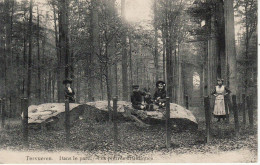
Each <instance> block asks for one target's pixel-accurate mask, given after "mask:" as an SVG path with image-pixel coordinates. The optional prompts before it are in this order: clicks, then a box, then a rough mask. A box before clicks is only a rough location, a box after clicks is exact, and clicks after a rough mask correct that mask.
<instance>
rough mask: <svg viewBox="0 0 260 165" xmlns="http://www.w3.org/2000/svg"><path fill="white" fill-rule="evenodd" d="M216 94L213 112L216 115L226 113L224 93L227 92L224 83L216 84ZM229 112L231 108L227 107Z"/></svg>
mask: <svg viewBox="0 0 260 165" xmlns="http://www.w3.org/2000/svg"><path fill="white" fill-rule="evenodd" d="M215 94H217V96H216V99H215V106H214V111H213V114H214V115H215V116H222V115H226V110H225V100H224V95H225V94H226V90H225V86H224V85H222V86H216V92H215ZM227 113H228V114H229V109H227Z"/></svg>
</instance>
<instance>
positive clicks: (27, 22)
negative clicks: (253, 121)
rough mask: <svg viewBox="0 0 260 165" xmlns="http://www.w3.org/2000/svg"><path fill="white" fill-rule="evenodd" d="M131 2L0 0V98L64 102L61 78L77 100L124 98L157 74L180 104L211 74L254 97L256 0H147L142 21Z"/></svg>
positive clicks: (16, 105)
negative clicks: (130, 15) (130, 14)
mask: <svg viewBox="0 0 260 165" xmlns="http://www.w3.org/2000/svg"><path fill="white" fill-rule="evenodd" d="M129 3H130V2H129V1H128V0H45V1H40V0H1V1H0V17H1V18H0V20H1V26H0V63H1V64H0V66H1V67H0V74H1V76H0V82H1V89H0V97H1V98H5V99H6V105H7V106H6V107H7V112H8V116H9V117H15V116H17V115H18V114H19V113H20V110H19V109H20V98H22V97H27V98H29V104H30V105H32V104H41V103H47V102H64V92H63V88H64V87H63V84H62V81H63V80H64V79H66V78H71V79H72V80H73V83H72V86H73V87H74V88H75V93H76V102H78V103H82V102H88V101H94V100H95V101H97V100H108V101H109V100H111V99H112V97H114V96H118V98H119V100H124V101H129V100H130V94H131V91H132V85H135V84H138V85H140V87H141V89H143V88H147V89H150V91H151V92H152V93H153V92H154V89H155V82H156V81H158V80H163V81H165V82H166V84H167V95H168V96H169V97H170V101H171V102H174V103H178V104H180V105H184V104H185V103H184V102H185V101H184V99H185V96H188V98H189V104H190V106H200V105H202V104H203V96H207V95H210V93H211V91H212V89H213V88H214V85H215V84H216V79H217V78H218V77H220V78H223V79H224V84H226V85H227V86H228V87H229V88H230V89H231V92H232V94H234V95H237V99H238V102H241V99H242V95H243V94H245V95H252V96H253V97H254V98H256V96H257V90H256V89H257V1H256V0H235V1H234V0H230V1H223V0H185V1H183V0H175V1H171V0H147V3H149V4H150V6H151V8H150V14H149V18H150V19H149V20H148V21H147V20H146V21H142V20H141V21H139V22H133V21H132V22H131V21H129V20H128V19H127V17H126V11H127V10H128V9H127V8H128V6H129ZM135 3H138V2H135ZM136 5H138V4H136ZM224 18H225V19H224ZM256 101H257V100H256V99H255V100H254V104H255V105H256Z"/></svg>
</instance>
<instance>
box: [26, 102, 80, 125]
mask: <svg viewBox="0 0 260 165" xmlns="http://www.w3.org/2000/svg"><path fill="white" fill-rule="evenodd" d="M79 106H80V104H76V103H70V104H69V107H70V121H74V120H75V119H77V118H78V117H79V115H80V113H82V111H81V110H80V108H79ZM64 122H65V103H45V104H40V105H31V106H29V108H28V123H29V127H30V128H40V127H47V128H50V127H52V126H53V125H55V127H56V128H62V127H64Z"/></svg>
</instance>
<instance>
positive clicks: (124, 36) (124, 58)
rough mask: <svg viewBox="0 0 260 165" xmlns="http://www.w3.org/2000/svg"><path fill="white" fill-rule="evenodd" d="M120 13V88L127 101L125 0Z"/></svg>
mask: <svg viewBox="0 0 260 165" xmlns="http://www.w3.org/2000/svg"><path fill="white" fill-rule="evenodd" d="M121 13H122V20H123V29H124V32H123V34H122V47H123V51H122V88H123V89H124V90H122V91H123V100H124V101H128V74H127V45H126V32H127V28H126V21H125V0H121Z"/></svg>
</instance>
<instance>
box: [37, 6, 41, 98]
mask: <svg viewBox="0 0 260 165" xmlns="http://www.w3.org/2000/svg"><path fill="white" fill-rule="evenodd" d="M37 62H38V73H37V78H38V81H37V82H38V84H37V85H38V86H37V87H38V90H37V96H38V103H41V58H40V15H39V9H38V6H37Z"/></svg>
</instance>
